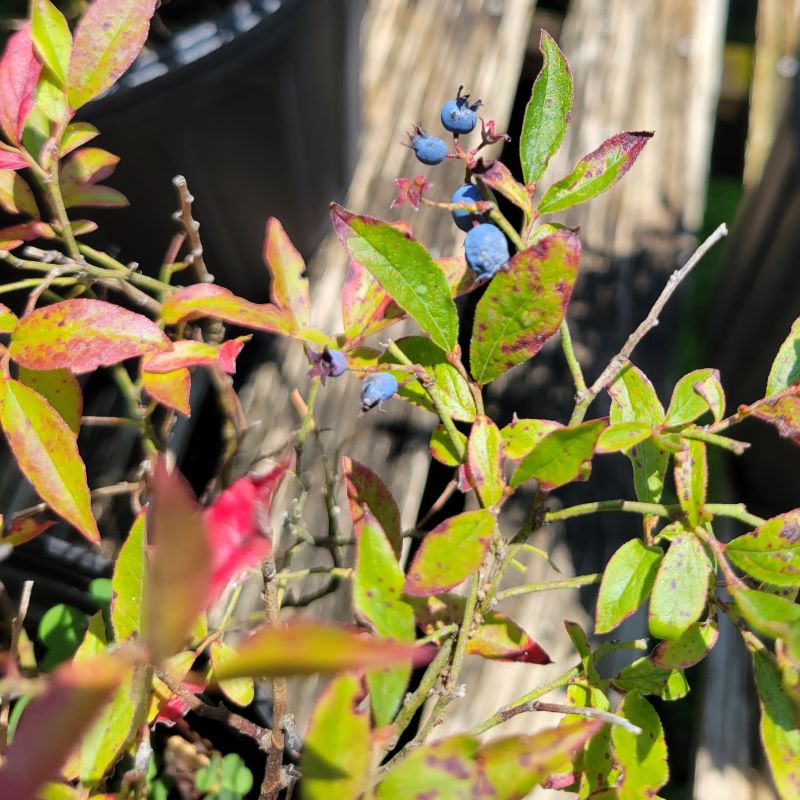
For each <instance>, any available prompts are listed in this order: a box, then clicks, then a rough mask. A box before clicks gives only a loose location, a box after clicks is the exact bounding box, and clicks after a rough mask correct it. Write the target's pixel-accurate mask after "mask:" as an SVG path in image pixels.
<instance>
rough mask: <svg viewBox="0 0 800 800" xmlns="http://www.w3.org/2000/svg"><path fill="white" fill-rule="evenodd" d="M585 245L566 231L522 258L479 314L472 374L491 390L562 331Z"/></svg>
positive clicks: (498, 279) (496, 282)
mask: <svg viewBox="0 0 800 800" xmlns="http://www.w3.org/2000/svg"><path fill="white" fill-rule="evenodd" d="M580 254H581V242H580V238H579V236H578V234H577V233H576V232H575V231H572V230H569V229H568V228H563V229H561V230H558V231H555V232H554V233H553V234H551V235H550V236H547V237H545V238H543V239H540V240H539V241H538V242H537V243H536V244H534V245H532V246H531V247H528V248H527V249H525V250H522V251H520V252H519V253H516V254H515V255H514V256H513V258H512V259H511V260H510V261H509V262H508V264H507V265H506V267H504V268H503V269H502V270H500V271H499V272H498V273H497V274H496V275H495V276H494V278H493V279H492V281H491V283H490V284H489V286H488V287H487V289H486V292H485V293H484V295H483V297H481V299H480V300H479V301H478V307H477V309H476V310H475V323H474V326H473V330H472V341H471V343H470V370H471V372H472V375H473V377H474V378H475V380H476V381H478V383H481V384H485V383H489V382H490V381H493V380H494V379H495V378H497V377H499V376H500V375H503V374H504V373H505V372H507V371H508V370H510V369H511V368H512V367H515V366H517V365H518V364H521V363H522V362H523V361H527V359H529V358H531V357H532V356H535V355H536V354H537V353H538V352H539V351H540V350H541V349H542V347H543V346H544V344H545V342H546V341H547V340H548V339H550V337H552V336H553V335H554V334H555V333H556V332H557V331H558V328H559V325H561V321H562V320H563V319H564V315H565V313H566V310H567V305H568V303H569V299H570V296H571V294H572V287H573V286H574V285H575V279H576V277H577V275H578V262H579V260H580Z"/></svg>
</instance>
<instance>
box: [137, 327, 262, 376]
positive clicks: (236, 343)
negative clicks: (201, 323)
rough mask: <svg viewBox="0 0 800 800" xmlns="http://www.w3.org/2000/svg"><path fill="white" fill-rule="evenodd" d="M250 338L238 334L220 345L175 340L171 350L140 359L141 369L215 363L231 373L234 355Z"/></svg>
mask: <svg viewBox="0 0 800 800" xmlns="http://www.w3.org/2000/svg"><path fill="white" fill-rule="evenodd" d="M250 338H251V337H250V336H240V337H239V338H237V339H231V340H229V341H227V342H225V343H224V344H222V345H215V344H206V343H205V342H195V341H190V340H188V339H182V340H180V341H177V342H175V343H174V346H173V348H172V350H170V351H168V352H165V353H153V354H152V355H149V356H146V357H145V358H144V359H143V360H142V371H143V372H172V371H173V370H176V369H181V368H183V367H201V366H207V365H209V364H217V365H218V366H219V367H220V368H221V369H223V370H224V371H225V372H227V373H228V374H229V375H233V374H234V373H235V372H236V357H237V356H238V355H239V353H240V352H241V350H242V348H243V347H244V343H245V342H247V341H249V340H250Z"/></svg>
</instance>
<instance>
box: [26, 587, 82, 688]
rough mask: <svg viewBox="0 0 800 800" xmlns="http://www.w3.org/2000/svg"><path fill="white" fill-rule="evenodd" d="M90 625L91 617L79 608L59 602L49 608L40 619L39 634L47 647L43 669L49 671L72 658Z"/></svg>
mask: <svg viewBox="0 0 800 800" xmlns="http://www.w3.org/2000/svg"><path fill="white" fill-rule="evenodd" d="M88 627H89V619H88V617H87V616H86V614H84V613H83V612H82V611H78V609H77V608H73V607H72V606H68V605H65V604H64V603H59V604H57V605H55V606H53V607H52V608H48V609H47V611H45V612H44V614H43V615H42V618H41V620H40V621H39V628H38V631H37V635H38V637H39V641H40V642H41V643H42V644H43V645H44V646H45V647H46V648H47V655H45V657H44V660H43V661H42V669H43V670H45V672H49V671H50V670H52V669H53V668H54V667H56V666H58V664H60V663H61V662H62V661H67V660H68V659H70V658H72V656H73V655H74V654H75V651H76V650H77V649H78V647H79V646H80V644H81V641H82V640H83V638H84V635H85V633H86V631H87V629H88Z"/></svg>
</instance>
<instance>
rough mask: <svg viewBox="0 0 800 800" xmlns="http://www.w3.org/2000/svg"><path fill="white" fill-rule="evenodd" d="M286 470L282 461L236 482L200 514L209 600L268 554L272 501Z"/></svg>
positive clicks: (287, 470)
mask: <svg viewBox="0 0 800 800" xmlns="http://www.w3.org/2000/svg"><path fill="white" fill-rule="evenodd" d="M290 469H291V461H290V460H284V461H281V462H280V463H278V464H274V465H273V466H271V467H270V468H269V469H267V470H266V471H264V472H262V473H260V474H256V473H251V474H248V475H244V476H242V477H241V478H237V479H236V480H235V481H234V482H233V483H232V484H231V485H230V486H229V487H228V488H227V489H225V490H224V491H223V492H222V493H221V494H220V495H219V496H218V497H217V499H216V500H214V502H213V503H212V504H211V505H210V506H209V507H208V508H206V509H205V511H204V512H203V513H204V516H205V521H206V524H207V526H208V530H209V535H210V537H211V551H212V565H213V569H212V578H211V587H210V591H209V599H210V600H215V599H216V598H217V597H219V595H220V594H221V593H222V592H223V591H224V590H225V587H226V586H227V585H228V584H229V583H230V582H231V581H232V580H233V579H234V578H236V577H237V576H238V575H240V574H241V573H242V572H244V571H245V570H247V569H248V568H249V567H252V566H255V565H257V564H259V563H260V562H261V561H262V559H264V558H266V557H267V556H268V555H269V554H270V552H271V549H272V542H271V539H270V538H269V534H270V531H269V515H270V507H271V505H272V498H273V497H274V496H275V492H277V491H278V489H279V488H280V485H281V483H282V482H283V479H284V478H285V477H286V475H287V474H288V473H289V470H290Z"/></svg>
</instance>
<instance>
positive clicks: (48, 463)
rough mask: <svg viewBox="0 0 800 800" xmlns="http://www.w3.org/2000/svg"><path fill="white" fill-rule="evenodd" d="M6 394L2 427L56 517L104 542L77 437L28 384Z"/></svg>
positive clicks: (9, 383) (13, 385) (0, 407)
mask: <svg viewBox="0 0 800 800" xmlns="http://www.w3.org/2000/svg"><path fill="white" fill-rule="evenodd" d="M120 310H121V309H120ZM0 391H1V392H2V395H1V397H2V399H1V400H0V423H2V426H3V431H4V432H5V435H6V440H7V442H8V445H9V447H10V448H11V452H12V453H13V454H14V458H16V460H17V463H18V464H19V467H20V469H21V470H22V473H23V475H25V477H26V478H27V479H28V480H29V481H30V482H31V484H32V485H33V488H34V489H35V490H36V492H37V493H38V495H39V497H41V498H42V500H44V501H45V503H47V504H48V505H49V506H50V507H51V508H52V509H53V511H55V513H56V514H58V515H59V516H61V517H63V518H64V519H65V520H66V521H67V522H69V523H70V524H71V525H74V526H75V528H76V529H77V530H78V531H79V532H80V533H82V534H83V535H84V536H85V537H86V538H87V539H88V540H89V541H90V542H99V541H100V532H99V531H98V530H97V523H96V522H95V519H94V516H93V515H92V503H91V496H90V494H89V487H88V486H87V484H86V467H85V466H84V464H83V461H82V460H81V456H80V453H79V452H78V443H77V440H76V437H75V434H74V433H73V432H72V431H71V430H70V429H69V427H68V426H67V423H66V422H64V420H63V419H62V418H61V416H60V415H59V414H58V413H57V412H56V411H54V410H53V408H52V406H51V405H50V404H49V403H48V402H47V400H45V399H44V397H42V396H41V395H40V394H39V393H38V392H36V391H34V390H33V389H31V388H29V387H28V386H25V384H24V383H20V382H19V381H15V380H12V379H7V380H6V381H5V382H4V383H3V384H2V389H1V390H0Z"/></svg>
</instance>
